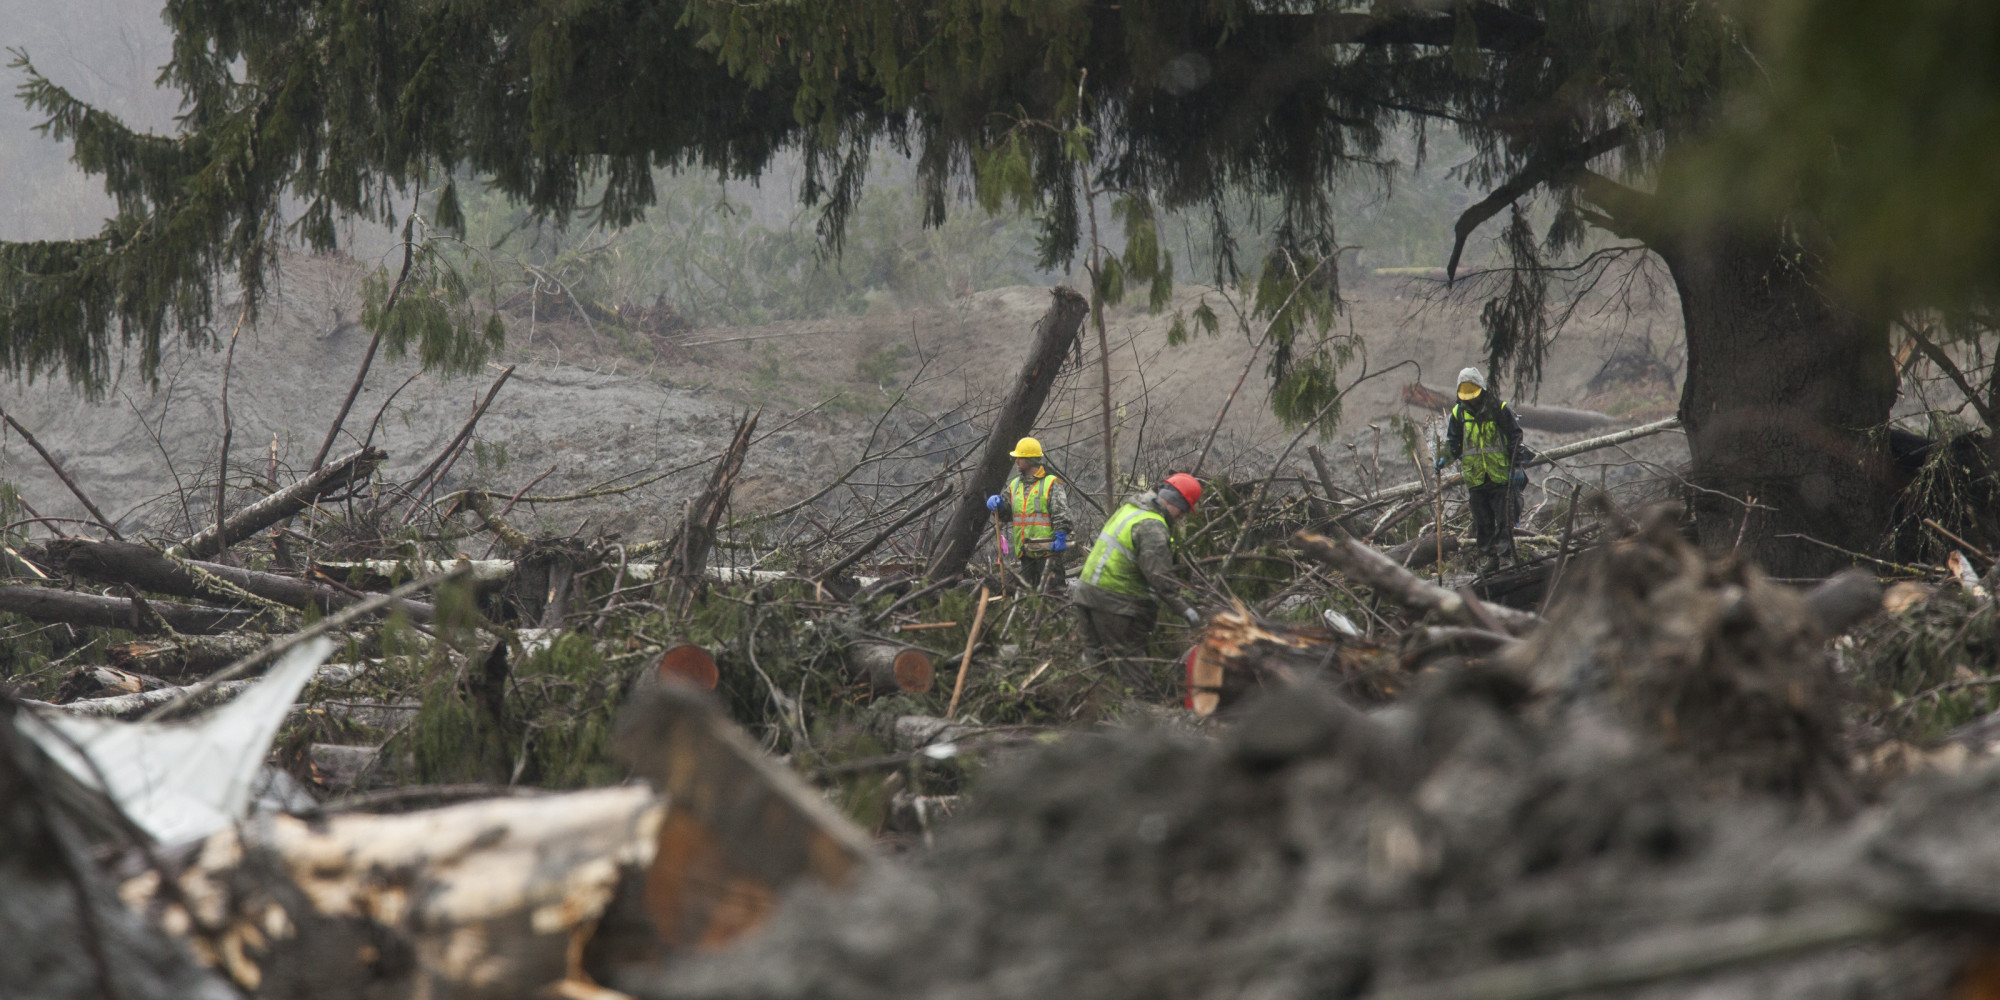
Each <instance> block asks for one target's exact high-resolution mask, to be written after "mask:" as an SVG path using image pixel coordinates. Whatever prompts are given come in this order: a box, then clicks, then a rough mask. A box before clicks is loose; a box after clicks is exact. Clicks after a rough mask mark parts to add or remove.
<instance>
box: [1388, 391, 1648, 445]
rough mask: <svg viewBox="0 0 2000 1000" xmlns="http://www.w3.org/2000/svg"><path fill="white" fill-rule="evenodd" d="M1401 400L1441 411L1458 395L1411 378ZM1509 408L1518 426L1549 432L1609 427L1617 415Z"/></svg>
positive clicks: (1516, 405) (1567, 409) (1531, 406)
mask: <svg viewBox="0 0 2000 1000" xmlns="http://www.w3.org/2000/svg"><path fill="white" fill-rule="evenodd" d="M1403 402H1404V404H1405V405H1408V406H1416V407H1421V408H1423V409H1426V410H1435V411H1445V410H1449V409H1451V408H1452V406H1453V404H1455V403H1457V402H1458V399H1457V398H1456V397H1454V396H1448V395H1446V394H1444V393H1442V392H1439V391H1437V390H1436V389H1433V388H1431V387H1430V386H1427V385H1424V384H1422V383H1420V382H1412V383H1410V384H1409V385H1406V386H1404V387H1403ZM1509 408H1511V409H1512V410H1513V411H1514V417H1515V419H1517V420H1519V421H1520V422H1521V426H1522V427H1524V428H1526V429H1528V430H1531V431H1545V432H1547V433H1550V434H1575V433H1577V432H1579V431H1588V430H1595V429H1597V428H1599V427H1609V426H1611V425H1612V424H1615V423H1617V422H1618V418H1617V417H1614V416H1612V415H1611V414H1609V413H1600V412H1598V411H1596V410H1577V409H1572V408H1570V407H1567V406H1536V405H1534V404H1532V403H1512V404H1509Z"/></svg>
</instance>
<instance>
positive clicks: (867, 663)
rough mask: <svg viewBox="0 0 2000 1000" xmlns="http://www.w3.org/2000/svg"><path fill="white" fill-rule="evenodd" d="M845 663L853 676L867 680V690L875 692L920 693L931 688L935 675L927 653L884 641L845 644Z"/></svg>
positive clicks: (879, 693)
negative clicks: (847, 645) (846, 645)
mask: <svg viewBox="0 0 2000 1000" xmlns="http://www.w3.org/2000/svg"><path fill="white" fill-rule="evenodd" d="M847 664H848V668H849V670H850V672H852V673H853V675H854V676H855V678H856V679H858V680H863V681H867V682H868V687H869V690H871V691H873V692H874V693H875V694H878V695H886V694H895V693H897V692H899V691H906V692H910V693H912V694H922V693H923V692H925V691H929V690H930V689H931V682H932V680H933V679H934V677H935V668H934V667H933V665H932V664H931V657H930V654H928V653H926V652H924V651H923V650H921V649H914V648H911V647H909V646H896V645H892V644H890V643H886V642H857V643H855V644H853V645H852V646H849V647H847Z"/></svg>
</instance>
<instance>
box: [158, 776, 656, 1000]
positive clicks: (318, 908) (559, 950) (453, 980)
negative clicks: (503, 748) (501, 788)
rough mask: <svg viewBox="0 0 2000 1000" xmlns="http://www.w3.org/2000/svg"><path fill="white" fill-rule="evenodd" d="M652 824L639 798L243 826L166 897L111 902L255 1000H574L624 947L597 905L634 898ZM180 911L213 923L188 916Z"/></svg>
mask: <svg viewBox="0 0 2000 1000" xmlns="http://www.w3.org/2000/svg"><path fill="white" fill-rule="evenodd" d="M660 815H661V811H660V806H659V804H658V802H657V800H656V799H655V798H654V796H653V793H652V791H651V789H647V788H643V787H623V788H607V789H600V790H595V791H587V792H574V793H571V794H567V795H559V796H558V795H545V796H534V797H523V798H505V799H491V800H487V801H481V802H471V803H466V804H464V805H457V806H448V807H445V808H442V809H433V810H427V811H422V812H412V813H405V814H402V815H396V816H370V815H335V816H328V817H323V818H318V819H313V820H304V819H297V818H294V817H290V816H266V817H259V818H256V819H253V820H251V821H250V822H248V823H245V824H242V825H241V826H239V827H236V828H233V829H229V830H225V831H223V832H221V833H218V834H215V835H214V836H213V837H211V838H210V839H209V840H208V842H207V844H206V845H205V846H204V847H203V849H202V850H201V851H200V852H198V853H197V854H196V856H195V861H194V863H193V864H192V865H191V867H189V868H188V869H187V870H186V871H185V872H183V873H182V874H180V875H179V876H178V877H177V878H176V883H177V884H176V885H175V886H173V887H171V888H166V889H163V887H162V886H161V885H160V881H159V876H158V875H157V874H155V873H151V872H149V873H147V874H144V875H140V876H138V877H137V878H135V879H133V880H132V881H130V882H128V883H126V885H125V890H124V895H125V896H126V898H127V899H133V900H139V901H142V902H143V904H144V905H143V908H144V909H146V910H148V911H150V915H152V916H154V917H155V919H156V922H157V924H158V925H161V926H168V927H181V928H188V931H187V933H188V934H190V935H191V936H192V937H193V938H194V940H195V942H196V944H197V947H196V949H195V950H196V953H197V954H199V955H201V956H203V957H204V958H205V959H206V960H207V961H208V962H210V963H211V964H212V966H213V967H215V968H216V970H217V971H219V972H222V973H225V974H226V975H228V976H229V978H231V979H232V980H234V981H235V983H236V985H237V986H238V987H239V988H241V989H243V990H245V991H248V992H252V993H254V994H255V995H256V996H258V997H262V998H266V1000H293V998H296V1000H305V998H308V997H330V996H371V997H420V996H438V995H448V996H462V997H481V998H486V1000H502V998H507V1000H511V998H519V1000H529V998H534V997H542V996H551V995H555V996H577V995H585V996H588V995H591V994H589V993H587V992H586V993H581V994H579V993H570V992H566V990H568V989H573V988H577V987H587V986H588V983H589V980H588V979H587V978H585V972H584V963H585V961H586V956H587V955H591V950H590V948H589V946H591V945H592V944H593V943H595V939H597V938H600V937H601V938H603V939H605V940H617V939H619V938H620V937H621V936H623V935H622V934H621V931H624V930H626V928H622V927H620V926H617V920H618V919H619V917H620V915H621V914H624V913H626V912H629V911H627V910H625V909H624V908H620V907H615V906H613V905H612V904H613V900H614V898H615V897H617V896H619V895H620V893H621V890H622V891H625V892H632V891H635V890H636V885H635V883H636V876H637V873H638V872H639V871H640V870H641V869H642V868H643V867H644V866H645V865H646V864H647V863H648V862H649V861H650V860H651V859H652V853H653V840H654V831H655V829H657V828H658V826H659V823H660ZM387 872H394V873H397V874H396V876H395V878H393V879H391V880H386V881H385V880H384V877H383V873H387ZM237 886H255V887H256V889H257V891H255V892H247V893H246V892H238V891H234V887H237ZM185 900H213V901H215V907H216V909H217V910H219V911H220V912H204V913H202V914H199V915H194V914H189V913H187V912H186V911H185V909H183V905H184V904H183V901H185ZM274 911H275V912H274ZM641 933H642V934H643V930H641ZM369 955H374V956H380V957H378V958H375V959H367V958H365V957H364V958H359V959H357V957H356V956H369ZM591 957H594V958H600V959H610V958H614V957H615V956H604V955H602V954H601V952H600V953H598V954H596V955H591ZM632 957H637V956H632ZM390 959H393V960H390ZM566 983H567V984H571V985H570V986H565V985H564V984H566ZM545 990H546V991H548V992H544V991H545Z"/></svg>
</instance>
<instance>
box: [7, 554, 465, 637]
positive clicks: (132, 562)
mask: <svg viewBox="0 0 2000 1000" xmlns="http://www.w3.org/2000/svg"><path fill="white" fill-rule="evenodd" d="M44 551H46V552H47V553H48V557H49V561H50V562H52V563H54V564H56V565H58V566H61V567H62V568H63V570H64V571H66V572H68V573H70V574H72V575H75V576H80V577H86V578H89V579H92V580H102V581H105V582H107V583H129V584H131V585H133V586H135V587H138V588H139V589H141V590H147V591H152V592H154V593H158V594H172V595H174V596H176V597H198V598H206V599H208V600H214V601H228V600H231V597H230V596H229V595H228V594H227V593H222V592H218V588H216V587H214V586H212V585H210V584H209V583H208V582H207V581H205V580H203V579H201V577H200V576H199V575H197V573H196V572H194V571H192V570H190V569H189V568H188V567H189V566H192V567H194V569H195V570H199V571H201V572H204V573H207V574H209V575H211V576H214V577H215V578H217V579H219V580H222V581H223V582H225V583H228V584H231V585H233V586H236V587H239V588H241V589H243V590H244V591H246V592H248V593H252V594H255V595H257V596H258V597H261V598H264V599H265V600H267V601H275V602H277V603H279V604H284V605H288V606H290V607H294V608H305V607H308V606H310V607H313V608H317V609H318V610H319V611H320V612H322V613H325V612H329V611H335V610H338V609H340V608H344V607H346V606H348V605H350V604H353V603H354V602H356V601H359V600H362V599H364V598H366V597H369V596H373V595H368V594H362V595H360V596H358V597H357V596H353V595H350V594H345V593H342V592H340V591H338V590H335V589H333V588H332V587H328V586H324V585H321V584H315V583H311V582H308V581H306V580H301V579H299V578H298V577H294V576H281V575H279V574H277V573H260V572H257V571H256V570H247V569H238V568H236V567H234V566H224V565H222V564H221V563H210V562H198V561H195V560H188V562H187V565H183V564H181V563H177V562H175V561H174V560H172V559H169V558H167V557H166V556H163V555H161V554H159V553H158V552H155V551H153V550H152V549H151V548H149V547H147V546H144V545H140V544H138V543H136V542H98V541H92V540H90V539H87V538H71V539H59V540H57V541H53V542H50V543H48V544H47V545H46V546H45V547H44ZM403 607H404V609H405V610H406V611H407V612H408V613H409V615H410V617H411V618H413V619H415V620H417V621H430V620H431V618H432V617H433V616H434V610H433V609H432V607H431V606H430V605H428V604H423V603H420V602H417V601H405V602H403Z"/></svg>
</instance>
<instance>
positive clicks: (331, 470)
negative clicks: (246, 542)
mask: <svg viewBox="0 0 2000 1000" xmlns="http://www.w3.org/2000/svg"><path fill="white" fill-rule="evenodd" d="M388 457H389V453H388V452H386V451H382V450H381V449H379V448H363V449H361V450H360V451H357V452H354V453H353V454H350V455H346V456H343V457H341V458H338V459H335V460H334V461H332V462H328V463H327V464H326V465H324V466H322V467H321V468H320V470H319V471H318V472H315V473H313V474H311V475H309V476H307V477H305V478H304V479H301V480H299V481H298V482H296V483H293V484H292V485H290V486H287V487H285V488H284V489H282V490H279V491H278V492H276V493H273V494H271V495H270V496H267V497H265V498H264V499H262V500H259V501H257V502H256V503H253V504H251V505H250V506H248V507H245V508H243V509H242V510H239V511H237V512H236V513H234V514H231V515H230V516H229V517H227V518H225V519H224V520H223V522H222V530H221V532H220V533H219V534H218V533H217V531H216V529H215V528H214V527H208V528H203V529H202V530H201V531H199V532H197V533H195V534H194V535H192V536H191V537H189V538H187V539H184V540H182V541H181V542H179V543H177V544H175V545H173V546H171V547H169V548H168V549H167V551H168V552H169V553H171V554H173V555H176V556H180V557H181V558H184V559H189V558H191V559H213V558H214V557H216V556H217V555H220V554H221V553H222V552H223V551H225V550H227V549H228V548H229V547H230V546H231V545H234V544H236V543H237V542H240V541H242V540H243V539H245V538H248V537H250V536H251V535H254V534H256V533H257V532H259V531H262V530H264V529H265V528H268V527H270V526H271V525H274V524H277V523H278V522H279V521H282V520H284V519H286V518H288V517H292V516H293V515H296V514H297V513H298V512H299V511H302V510H304V509H306V508H307V507H309V506H311V505H312V504H314V503H315V502H317V501H318V500H319V499H320V498H321V497H323V496H326V495H328V494H330V493H333V492H335V491H337V490H340V489H341V488H343V487H346V486H349V485H352V484H354V483H355V482H356V481H362V480H366V479H367V478H368V477H369V475H371V474H372V473H374V471H375V468H376V467H377V466H379V465H381V464H382V460H383V459H385V458H388Z"/></svg>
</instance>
